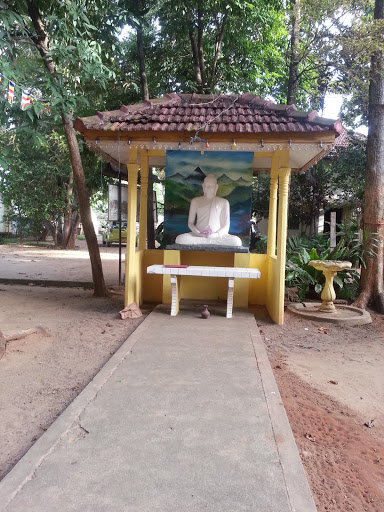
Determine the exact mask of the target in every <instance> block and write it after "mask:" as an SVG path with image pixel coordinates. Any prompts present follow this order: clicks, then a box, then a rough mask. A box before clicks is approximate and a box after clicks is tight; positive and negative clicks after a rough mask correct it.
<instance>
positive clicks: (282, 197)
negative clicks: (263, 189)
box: [276, 167, 291, 325]
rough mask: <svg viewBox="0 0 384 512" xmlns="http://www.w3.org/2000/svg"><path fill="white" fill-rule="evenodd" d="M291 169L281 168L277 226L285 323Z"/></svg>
mask: <svg viewBox="0 0 384 512" xmlns="http://www.w3.org/2000/svg"><path fill="white" fill-rule="evenodd" d="M290 174H291V169H290V168H289V167H282V168H281V169H279V214H278V217H279V220H278V227H277V269H276V270H277V272H278V300H279V304H278V321H277V323H278V324H279V325H281V324H283V323H284V292H285V255H286V245H287V226H288V188H289V176H290Z"/></svg>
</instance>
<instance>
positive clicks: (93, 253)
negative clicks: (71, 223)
mask: <svg viewBox="0 0 384 512" xmlns="http://www.w3.org/2000/svg"><path fill="white" fill-rule="evenodd" d="M27 5H28V14H29V17H30V18H31V21H32V24H33V26H34V28H35V32H36V34H30V37H31V39H32V41H33V43H34V44H35V46H36V48H37V50H38V51H39V53H40V55H41V57H42V59H43V62H44V65H45V67H46V68H47V70H48V72H49V74H50V75H51V76H53V77H54V78H56V79H57V74H56V69H55V64H54V62H53V59H52V56H51V53H50V51H49V50H48V43H49V38H48V34H47V32H46V30H45V26H44V23H43V21H42V19H41V16H40V12H39V8H38V5H37V3H36V1H35V0H28V2H27ZM61 119H62V121H63V127H64V133H65V137H66V139H67V144H68V150H69V158H70V161H71V166H72V172H73V177H74V180H75V184H76V188H77V195H78V198H79V206H80V215H81V220H82V223H83V227H84V234H85V239H86V241H87V245H88V251H89V257H90V259H91V267H92V277H93V287H94V294H95V295H96V296H97V297H105V296H107V295H108V292H107V288H106V286H105V282H104V276H103V268H102V264H101V257H100V251H99V245H98V243H97V237H96V233H95V230H94V228H93V223H92V217H91V206H90V203H89V197H88V191H87V187H86V183H85V176H84V171H83V165H82V162H81V156H80V151H79V146H78V144H77V139H76V134H75V130H74V128H73V123H72V121H71V119H70V118H69V117H68V116H67V115H66V114H65V112H64V111H62V113H61Z"/></svg>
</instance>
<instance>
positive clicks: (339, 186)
mask: <svg viewBox="0 0 384 512" xmlns="http://www.w3.org/2000/svg"><path fill="white" fill-rule="evenodd" d="M365 146H366V140H365V137H363V136H359V135H354V134H352V133H349V134H348V146H347V147H346V148H339V149H335V150H333V152H332V153H331V154H330V155H329V156H328V157H327V158H325V159H324V160H321V161H320V162H319V163H318V164H316V165H314V166H312V167H311V168H310V169H309V170H308V171H307V172H306V173H305V174H294V175H292V177H291V185H290V196H289V214H288V226H289V227H291V228H296V229H297V228H298V227H299V225H300V224H301V225H302V227H303V228H305V227H306V226H310V227H311V228H312V229H313V228H314V226H312V225H311V223H313V222H314V221H315V219H316V218H317V217H318V215H319V214H320V212H321V211H322V210H326V209H330V208H337V207H341V206H344V205H345V204H348V206H349V208H350V209H351V210H355V212H357V213H359V212H361V211H362V206H363V200H364V184H365V162H366V153H365Z"/></svg>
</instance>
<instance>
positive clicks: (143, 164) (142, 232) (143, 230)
mask: <svg viewBox="0 0 384 512" xmlns="http://www.w3.org/2000/svg"><path fill="white" fill-rule="evenodd" d="M140 179H141V185H140V187H141V188H140V222H139V225H140V227H139V250H141V251H143V250H144V249H146V248H147V201H148V150H147V149H142V150H141V151H140Z"/></svg>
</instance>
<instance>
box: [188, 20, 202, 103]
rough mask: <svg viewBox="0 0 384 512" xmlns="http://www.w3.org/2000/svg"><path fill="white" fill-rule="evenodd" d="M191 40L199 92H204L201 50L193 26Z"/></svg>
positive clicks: (190, 33)
mask: <svg viewBox="0 0 384 512" xmlns="http://www.w3.org/2000/svg"><path fill="white" fill-rule="evenodd" d="M189 40H190V41H191V49H192V59H193V72H194V75H195V80H196V85H197V92H198V93H199V94H202V93H203V82H202V79H201V69H200V64H199V52H198V49H197V44H196V39H195V34H194V32H193V28H191V29H190V30H189Z"/></svg>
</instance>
